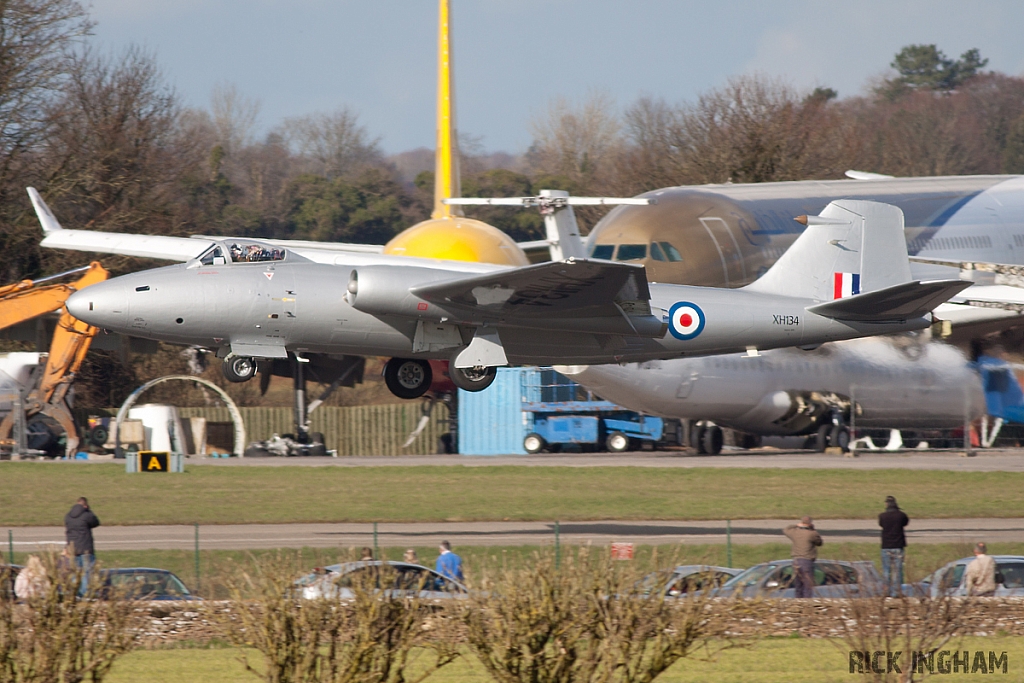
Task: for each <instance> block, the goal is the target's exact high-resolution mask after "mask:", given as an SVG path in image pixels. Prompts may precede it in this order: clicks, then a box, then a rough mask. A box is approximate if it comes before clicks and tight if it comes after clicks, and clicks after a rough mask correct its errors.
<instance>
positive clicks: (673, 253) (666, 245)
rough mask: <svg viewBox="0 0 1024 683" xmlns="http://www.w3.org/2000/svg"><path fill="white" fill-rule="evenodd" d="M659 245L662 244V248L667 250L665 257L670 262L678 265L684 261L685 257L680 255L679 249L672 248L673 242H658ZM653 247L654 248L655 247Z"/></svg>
mask: <svg viewBox="0 0 1024 683" xmlns="http://www.w3.org/2000/svg"><path fill="white" fill-rule="evenodd" d="M658 244H660V245H661V248H662V249H664V250H665V256H666V257H667V258H668V260H669V261H672V262H674V263H678V262H679V261H682V260H683V255H682V254H680V253H679V250H678V249H676V248H675V247H673V246H672V243H671V242H658ZM651 246H652V247H653V246H654V245H651Z"/></svg>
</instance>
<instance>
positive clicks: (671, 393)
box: [558, 336, 985, 435]
mask: <svg viewBox="0 0 1024 683" xmlns="http://www.w3.org/2000/svg"><path fill="white" fill-rule="evenodd" d="M558 369H559V370H560V371H562V372H563V373H564V374H566V375H567V376H569V377H570V378H571V379H573V380H575V381H577V382H580V383H582V384H583V385H585V386H586V387H587V388H588V389H590V390H592V391H594V392H595V393H597V394H599V395H600V396H601V397H602V398H604V399H607V400H609V401H614V402H616V403H620V404H621V405H624V406H627V407H629V408H631V409H633V410H637V411H642V412H645V413H648V414H653V415H660V416H663V417H674V418H680V419H689V420H710V421H713V422H714V423H716V424H718V425H721V426H725V427H731V428H733V429H738V430H740V431H743V432H747V433H752V434H762V435H790V434H806V433H808V432H809V431H812V430H813V429H814V427H815V426H816V425H817V424H818V423H820V421H821V419H822V417H823V414H825V413H826V412H827V411H828V409H829V408H830V406H833V405H848V404H849V402H850V401H852V402H853V403H854V404H855V405H856V406H857V409H856V414H855V415H854V416H853V421H854V422H855V424H856V425H857V426H858V427H865V428H871V427H880V428H897V429H898V428H917V429H925V428H934V429H941V428H954V427H959V426H963V424H964V421H965V418H966V419H968V420H973V419H975V418H976V417H979V416H980V415H982V414H984V408H985V396H984V393H983V391H982V386H981V380H980V377H979V375H978V373H977V372H976V371H975V370H974V369H973V368H972V367H971V365H970V364H969V363H968V362H967V359H966V358H965V357H964V355H963V354H962V353H961V352H960V351H958V350H957V349H955V348H954V347H952V346H948V345H946V344H941V343H929V342H927V341H926V337H925V336H922V337H921V338H913V337H899V338H871V339H857V340H853V341H847V342H838V343H835V344H827V345H825V346H822V347H820V348H819V349H816V350H813V351H802V350H800V349H778V350H775V351H768V352H765V353H762V354H761V355H760V356H758V357H756V358H747V357H740V356H718V357H713V358H688V359H677V360H664V361H649V362H644V363H629V364H624V365H604V366H590V367H559V368H558Z"/></svg>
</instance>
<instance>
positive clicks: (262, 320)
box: [67, 240, 929, 365]
mask: <svg viewBox="0 0 1024 683" xmlns="http://www.w3.org/2000/svg"><path fill="white" fill-rule="evenodd" d="M218 254H219V256H218ZM225 254H230V255H231V256H230V257H228V256H226V255H225ZM336 258H337V259H342V258H345V256H343V255H339V256H337V257H336ZM348 258H349V259H350V261H351V264H350V266H349V267H340V266H341V264H339V263H338V262H337V261H336V262H335V264H333V265H327V264H320V263H313V262H310V261H308V260H306V259H303V258H301V257H298V256H296V255H294V254H289V253H288V251H287V250H285V249H281V248H279V247H274V246H272V245H266V244H262V243H259V242H258V241H254V240H229V241H226V242H224V243H219V244H217V245H215V246H214V247H211V249H210V250H209V251H208V252H207V253H206V254H204V255H203V257H201V258H200V259H197V260H194V261H192V262H189V263H187V264H180V265H174V266H167V267H164V268H156V269H153V270H147V271H142V272H139V273H133V274H130V275H124V276H121V277H118V278H114V279H113V280H109V281H107V282H104V283H99V284H96V285H93V286H91V287H88V288H86V289H84V290H82V291H81V292H78V293H76V294H75V295H73V296H72V297H71V298H69V299H68V302H67V308H68V311H69V312H71V314H72V315H74V316H75V317H77V318H79V319H81V320H83V321H85V322H87V323H89V324H91V325H94V326H96V327H99V328H102V329H107V330H113V331H116V332H121V333H124V334H127V335H131V336H135V337H143V338H148V339H155V340H159V341H164V342H169V343H175V344H183V345H189V346H198V347H204V348H209V349H215V350H217V351H218V352H221V355H227V354H228V353H232V354H235V355H246V356H252V357H268V358H274V357H279V358H283V357H286V356H287V355H288V354H289V353H293V354H294V353H307V352H308V353H332V354H349V355H391V356H398V357H402V358H423V359H447V358H450V357H451V355H452V354H453V353H454V352H455V351H456V350H457V349H458V348H460V347H462V346H464V345H465V344H468V343H469V341H470V340H471V339H472V338H473V335H474V332H475V330H476V329H477V328H479V327H480V326H481V325H487V324H493V325H494V326H495V327H497V328H498V332H499V334H500V338H501V343H502V344H503V346H504V352H505V354H506V355H507V359H508V361H509V362H510V363H512V364H520V365H545V364H554V363H588V364H589V363H618V362H629V361H644V360H652V359H658V358H677V357H683V356H690V355H706V354H718V353H735V352H740V351H744V350H745V349H747V348H749V347H752V346H753V347H757V348H760V349H769V348H778V347H782V346H793V345H809V344H820V343H823V342H827V341H836V340H841V339H850V338H854V337H860V336H866V335H872V334H885V333H890V332H900V331H908V330H917V329H922V328H924V327H927V326H928V324H929V320H928V319H927V318H925V317H918V318H912V319H909V320H907V319H905V320H892V321H886V322H851V321H840V320H835V319H832V318H828V317H824V316H822V315H815V314H813V313H810V312H808V311H807V310H806V307H807V306H808V305H811V304H814V303H816V301H814V300H811V299H803V298H798V297H787V296H778V295H773V294H765V293H762V292H755V291H747V290H741V291H735V290H728V289H716V288H707V287H693V286H681V285H652V286H651V287H650V295H651V298H650V308H651V312H652V314H653V316H648V317H649V318H652V319H653V320H654V321H655V325H654V327H653V328H652V329H653V330H654V331H652V332H650V333H646V334H640V333H638V332H637V331H636V330H635V329H634V330H630V329H629V327H627V326H628V325H630V323H628V322H627V321H626V319H625V318H624V314H623V315H620V314H618V313H616V314H614V315H611V316H608V317H578V318H577V317H573V316H572V315H571V314H567V315H566V316H565V317H564V318H563V317H560V316H559V317H555V318H552V317H546V318H541V319H532V318H531V319H524V318H522V317H520V318H518V319H516V321H514V322H513V321H508V322H502V320H500V319H498V318H497V317H495V316H492V317H489V318H488V317H486V316H487V315H490V314H488V313H487V312H486V311H484V310H483V309H486V308H487V306H486V305H481V306H480V307H479V309H478V312H480V315H481V316H484V317H480V318H475V319H467V318H465V317H460V315H462V314H461V313H460V312H458V311H457V310H456V309H451V308H445V307H444V304H443V302H442V303H441V304H438V303H436V302H433V301H425V300H422V299H419V298H418V297H415V295H413V294H412V293H411V289H413V288H414V287H415V286H417V285H425V284H429V283H436V282H447V281H451V280H457V279H459V278H460V277H464V276H470V275H474V274H480V273H495V272H499V271H502V270H507V269H509V268H510V267H509V266H498V265H492V264H472V263H461V262H452V261H430V260H425V259H420V260H415V259H403V258H402V257H387V256H384V257H381V256H364V255H358V254H356V255H350V256H349V257H348ZM247 259H251V260H247ZM392 261H395V264H392ZM388 264H391V265H388ZM382 266H383V269H382ZM573 267H574V266H572V264H565V265H564V268H566V269H571V268H573ZM580 267H582V266H580ZM361 269H363V270H362V272H363V273H364V277H363V278H359V277H358V273H359V272H360V270H361ZM371 272H372V273H373V274H374V275H375V276H376V278H377V282H379V283H382V285H383V286H384V287H385V289H386V291H387V292H390V294H388V295H387V296H384V297H383V300H382V301H380V302H378V303H379V304H382V305H380V306H378V307H377V308H373V307H372V306H371V307H370V308H369V309H368V308H367V305H366V303H365V300H364V298H363V297H365V296H366V295H367V294H368V293H369V292H368V291H364V290H368V285H369V283H370V282H371V279H370V278H369V277H366V275H368V274H369V273H371ZM563 272H565V271H563ZM567 277H568V276H567ZM353 280H355V281H357V282H360V285H361V286H360V288H359V289H358V291H359V293H358V294H353V293H352V291H351V290H352V287H351V283H352V281H353ZM489 291H490V290H489ZM557 296H562V295H561V294H557ZM371 301H372V299H371ZM644 303H645V305H646V302H644ZM681 307H682V308H681ZM620 310H621V309H620ZM453 311H454V312H453ZM396 312H397V313H396ZM658 321H664V322H658Z"/></svg>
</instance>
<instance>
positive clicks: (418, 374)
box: [384, 358, 434, 398]
mask: <svg viewBox="0 0 1024 683" xmlns="http://www.w3.org/2000/svg"><path fill="white" fill-rule="evenodd" d="M433 380H434V373H433V372H432V371H431V369H430V363H428V362H427V361H425V360H413V359H410V358H392V359H391V360H389V361H388V362H387V363H385V364H384V384H386V385H387V386H388V389H390V390H391V393H392V394H394V395H395V396H397V397H398V398H419V397H420V396H422V395H423V394H425V393H427V390H428V389H430V383H431V382H432V381H433Z"/></svg>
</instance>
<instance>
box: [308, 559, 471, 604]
mask: <svg viewBox="0 0 1024 683" xmlns="http://www.w3.org/2000/svg"><path fill="white" fill-rule="evenodd" d="M382 579H383V581H382ZM363 581H365V582H366V583H365V584H362V582H363ZM295 584H296V585H297V586H300V587H301V588H302V597H304V598H306V599H309V600H312V599H315V598H320V597H336V598H342V599H345V598H352V597H355V593H354V592H353V587H354V586H358V585H367V586H373V587H374V588H376V589H383V590H386V591H389V593H390V592H391V591H394V594H398V595H411V594H413V593H416V594H418V595H419V597H421V598H428V599H431V600H433V599H444V598H459V597H465V596H466V595H467V593H468V591H467V589H466V587H465V586H464V585H462V584H461V583H459V582H458V581H453V580H452V579H449V578H446V577H444V576H441V575H440V574H438V573H437V572H435V571H434V570H432V569H427V568H426V567H423V566H420V565H418V564H410V563H408V562H389V561H381V560H364V561H360V562H345V563H343V564H332V565H330V566H328V567H323V568H320V569H315V570H314V571H312V572H310V573H309V574H306V575H305V576H303V577H302V578H300V579H298V580H296V582H295ZM382 584H386V585H382Z"/></svg>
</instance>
